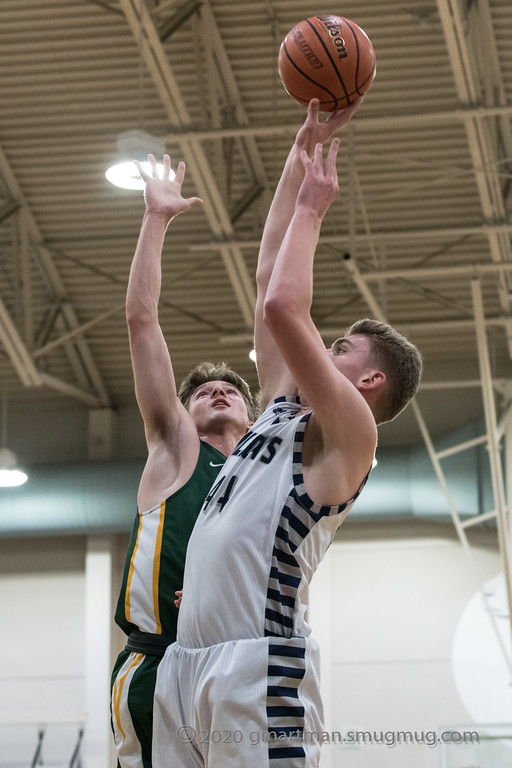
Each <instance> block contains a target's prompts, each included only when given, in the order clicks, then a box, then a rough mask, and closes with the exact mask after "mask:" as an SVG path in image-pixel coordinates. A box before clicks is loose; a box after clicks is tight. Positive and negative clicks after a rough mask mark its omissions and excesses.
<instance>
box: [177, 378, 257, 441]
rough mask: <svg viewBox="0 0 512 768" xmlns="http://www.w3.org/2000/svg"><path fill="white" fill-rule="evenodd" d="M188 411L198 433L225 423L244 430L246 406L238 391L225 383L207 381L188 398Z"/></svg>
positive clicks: (245, 425) (246, 419) (246, 418)
mask: <svg viewBox="0 0 512 768" xmlns="http://www.w3.org/2000/svg"><path fill="white" fill-rule="evenodd" d="M188 410H189V413H190V415H191V416H192V418H193V419H194V422H195V424H196V426H197V429H198V431H199V433H201V432H203V431H208V430H209V429H215V428H216V427H218V426H220V425H224V424H226V423H228V422H229V423H233V425H239V426H240V428H243V429H245V428H246V427H247V424H248V421H249V419H248V416H247V406H246V404H245V400H244V399H243V397H242V394H241V392H240V390H239V389H237V388H236V387H235V386H234V385H233V384H229V383H228V382H227V381H207V382H205V383H204V384H201V386H200V387H198V388H197V389H196V390H195V391H194V393H193V394H192V397H191V398H190V402H189V404H188Z"/></svg>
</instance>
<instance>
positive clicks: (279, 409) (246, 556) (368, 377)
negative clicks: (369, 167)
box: [153, 101, 422, 768]
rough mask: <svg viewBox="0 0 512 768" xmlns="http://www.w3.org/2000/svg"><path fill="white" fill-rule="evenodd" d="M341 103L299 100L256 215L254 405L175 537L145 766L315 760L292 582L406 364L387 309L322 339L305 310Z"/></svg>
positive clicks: (311, 696)
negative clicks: (267, 205) (177, 553)
mask: <svg viewBox="0 0 512 768" xmlns="http://www.w3.org/2000/svg"><path fill="white" fill-rule="evenodd" d="M356 107H357V105H356V106H355V107H352V108H348V109H347V110H346V111H345V112H344V113H342V114H341V115H337V116H336V115H335V116H333V117H332V118H331V119H330V120H328V121H327V122H325V123H319V121H318V102H317V101H314V102H312V103H311V104H310V107H309V110H308V117H307V119H306V122H305V124H304V126H303V127H302V128H301V130H300V131H299V133H298V135H297V138H296V140H295V144H294V146H293V147H292V150H291V152H290V155H289V157H288V160H287V162H286V165H285V169H284V171H283V175H282V177H281V181H280V183H279V185H278V188H277V190H276V194H275V196H274V200H273V203H272V206H271V209H270V212H269V216H268V218H267V223H266V225H265V230H264V234H263V238H262V243H261V248H260V255H259V262H258V271H257V280H258V300H257V308H256V323H255V341H256V359H257V364H258V373H259V378H260V385H261V389H262V405H263V407H264V408H265V410H264V411H263V413H262V415H261V416H260V417H259V418H258V420H257V421H256V422H255V424H254V426H253V427H252V428H251V430H250V431H249V432H248V433H247V435H246V436H245V437H244V438H243V439H242V440H241V441H240V443H239V444H238V445H237V447H236V448H235V450H234V452H233V454H232V456H230V457H229V458H228V460H227V461H226V464H225V465H224V467H223V469H222V471H221V473H220V476H219V479H218V481H217V482H216V483H215V485H214V486H213V488H212V489H211V491H210V493H209V494H208V496H207V497H206V500H205V503H204V505H203V508H202V510H201V513H200V515H199V517H198V519H197V522H196V525H195V527H194V530H193V532H192V535H191V538H190V541H189V546H188V550H187V562H186V565H185V579H184V588H183V602H182V606H181V609H180V615H179V619H178V635H177V642H176V644H174V645H173V646H172V647H170V648H169V649H168V650H167V652H166V655H165V657H164V659H163V660H162V663H161V665H160V667H159V671H158V676H157V684H156V690H155V726H154V727H155V731H154V734H155V739H154V751H153V758H154V765H155V768H171V767H172V768H199V767H200V766H209V768H217V766H222V767H223V768H240V767H241V766H243V768H314V766H317V765H318V760H319V750H320V745H321V730H322V707H321V701H320V693H319V680H318V666H319V664H318V648H317V645H316V643H315V641H314V640H313V639H312V637H311V636H310V629H309V627H308V624H307V621H306V618H305V612H306V608H307V591H308V585H309V582H310V580H311V578H312V576H313V573H314V571H315V569H316V567H317V565H318V563H319V561H320V560H321V559H322V557H323V555H324V554H325V551H326V549H327V547H328V546H329V544H330V543H331V541H332V538H333V536H334V534H335V532H336V530H337V528H338V527H339V525H340V524H341V523H342V521H343V519H344V518H345V516H346V514H347V512H348V510H349V509H350V506H351V505H352V503H353V501H354V500H355V498H356V497H357V496H358V494H359V493H360V491H361V489H362V487H363V486H364V483H365V481H366V479H367V477H368V474H369V471H370V467H371V464H372V460H373V457H374V453H375V448H376V442H377V423H381V422H383V421H387V420H389V419H391V418H394V417H395V416H396V415H397V414H398V413H399V412H400V411H401V410H402V409H403V408H404V407H405V406H406V404H407V402H408V401H409V399H410V398H411V397H412V396H413V395H414V393H415V391H416V389H417V387H418V384H419V379H420V375H421V367H422V364H421V356H420V354H419V352H418V350H417V349H416V348H415V347H414V345H412V344H411V343H410V342H409V341H408V340H407V339H405V338H404V337H403V336H401V335H400V334H398V333H397V332H396V331H394V330H393V329H392V328H390V327H389V326H388V325H385V324H383V323H379V322H377V321H373V320H363V321H360V322H358V323H355V324H354V325H353V326H351V328H350V329H349V330H348V331H347V333H346V334H345V336H344V337H343V338H341V339H338V340H337V341H336V342H334V344H333V345H332V346H331V347H330V348H328V349H326V348H325V346H324V344H323V341H322V339H321V337H320V334H319V333H318V331H317V329H316V327H315V325H314V323H313V320H312V317H311V312H310V308H311V302H312V283H313V278H312V274H313V258H314V254H315V250H316V246H317V242H318V237H319V233H320V227H321V223H322V220H323V218H324V216H325V214H326V213H327V210H328V209H329V207H330V205H331V203H332V202H333V200H334V198H335V197H336V195H337V193H338V180H337V170H336V158H337V152H338V145H339V141H338V140H337V139H335V140H333V142H332V143H331V146H330V149H329V151H328V154H327V158H326V160H325V161H324V159H323V155H322V144H323V142H324V141H325V140H326V139H327V138H328V137H329V136H330V135H331V133H332V130H333V128H335V127H338V126H340V125H342V124H343V123H344V122H346V120H347V119H348V118H350V117H351V116H352V115H353V113H354V111H355V109H356ZM265 406H266V407H265ZM315 733H316V734H317V739H315V738H314V734H315ZM308 734H309V735H310V736H311V735H313V736H312V738H308ZM256 737H258V738H256Z"/></svg>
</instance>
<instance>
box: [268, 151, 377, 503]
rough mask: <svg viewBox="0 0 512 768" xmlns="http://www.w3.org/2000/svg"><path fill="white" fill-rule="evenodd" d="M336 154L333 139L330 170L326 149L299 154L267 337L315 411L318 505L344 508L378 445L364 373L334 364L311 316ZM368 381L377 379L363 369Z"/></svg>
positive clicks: (273, 279) (335, 181) (271, 296)
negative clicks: (301, 173)
mask: <svg viewBox="0 0 512 768" xmlns="http://www.w3.org/2000/svg"><path fill="white" fill-rule="evenodd" d="M338 147H339V140H338V139H334V140H333V142H332V144H331V147H330V149H329V153H328V155H327V159H326V160H325V163H324V161H323V158H322V145H321V144H317V145H316V147H315V152H314V158H313V160H311V159H310V158H309V157H308V155H307V153H306V152H302V155H301V157H302V162H303V164H304V168H305V178H304V181H303V183H302V185H301V188H300V190H299V193H298V195H297V200H296V205H295V210H294V212H293V216H292V219H291V222H290V225H289V227H288V229H287V232H286V235H285V238H284V240H283V243H282V246H281V248H280V250H279V254H278V257H277V259H276V263H275V265H274V269H273V271H272V275H271V278H270V281H269V285H268V288H267V295H266V299H265V303H264V321H265V323H266V325H267V327H268V330H269V332H270V333H271V334H272V337H273V339H274V341H275V343H276V345H277V347H278V348H279V351H280V353H281V355H282V358H283V360H284V363H285V365H286V366H287V368H288V370H289V371H290V374H291V375H292V376H293V379H294V381H295V383H296V385H297V387H298V389H299V391H300V393H301V398H303V399H304V401H305V402H306V403H307V404H308V405H309V406H310V407H311V408H312V409H313V416H312V417H311V422H310V423H311V424H312V425H313V431H314V430H316V435H317V438H316V442H315V444H314V445H315V458H314V462H313V463H316V464H317V465H318V466H319V467H320V474H319V479H318V478H317V480H318V488H319V489H321V493H322V494H323V497H322V499H317V500H318V501H321V502H322V503H337V502H339V501H341V500H346V499H348V498H349V496H350V495H351V493H353V492H355V491H356V489H357V487H358V485H359V484H360V482H361V481H362V480H363V478H364V476H365V474H366V472H367V471H368V469H369V467H370V463H371V459H372V456H373V452H374V450H375V443H376V425H375V419H374V417H373V414H372V412H371V410H370V407H369V405H368V403H367V402H366V399H365V398H364V397H363V395H362V394H361V392H360V391H359V390H360V389H363V388H364V387H365V386H366V384H365V381H364V380H363V377H360V376H359V369H358V368H357V366H355V367H354V369H353V371H352V370H351V369H350V368H349V367H347V366H343V365H340V364H339V361H337V360H336V361H334V360H333V352H332V351H331V350H327V349H326V348H325V346H324V344H323V341H322V339H321V337H320V334H319V333H318V331H317V329H316V327H315V325H314V323H313V320H312V318H311V313H310V308H311V302H312V293H313V260H314V254H315V249H316V246H317V243H318V238H319V234H320V228H321V224H322V220H323V218H324V216H325V214H326V212H327V210H328V209H329V207H330V205H331V203H332V202H333V200H334V199H335V197H336V195H337V194H338V178H337V171H336V156H337V151H338ZM342 368H344V370H345V373H342V372H341V369H342ZM367 375H369V376H371V375H372V374H371V372H369V371H367V370H366V369H365V370H364V376H367ZM377 375H378V374H377V372H375V376H377ZM278 394H279V392H278V391H275V392H274V393H272V396H277V395H278ZM343 470H345V471H343ZM347 478H348V480H347Z"/></svg>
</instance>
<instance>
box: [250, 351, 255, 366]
mask: <svg viewBox="0 0 512 768" xmlns="http://www.w3.org/2000/svg"><path fill="white" fill-rule="evenodd" d="M249 357H250V358H251V360H252V361H253V363H256V350H255V349H251V351H250V352H249Z"/></svg>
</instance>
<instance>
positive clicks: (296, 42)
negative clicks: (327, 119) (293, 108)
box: [277, 13, 375, 112]
mask: <svg viewBox="0 0 512 768" xmlns="http://www.w3.org/2000/svg"><path fill="white" fill-rule="evenodd" d="M277 65H278V70H279V77H280V78H281V82H282V83H283V85H284V87H285V89H286V90H287V92H288V93H289V94H290V96H291V97H292V98H293V99H295V101H298V102H299V104H302V105H303V106H305V107H307V105H308V104H309V102H310V101H311V99H313V98H317V99H319V100H320V110H321V111H322V112H336V111H337V110H338V109H343V108H344V107H347V106H348V105H349V104H351V103H352V102H353V101H354V99H356V98H357V97H358V96H362V95H363V93H365V92H366V91H367V90H368V88H369V87H370V85H371V84H372V81H373V78H374V77H375V52H374V50H373V46H372V44H371V42H370V38H369V37H368V35H367V34H366V32H364V30H362V29H361V27H358V25H357V24H355V23H354V22H353V21H350V20H349V19H345V18H343V17H342V16H334V15H333V14H330V13H329V14H325V15H323V16H311V17H310V18H309V19H305V20H304V21H301V22H299V24H297V25H296V26H295V27H293V29H291V30H290V31H289V32H288V34H287V35H286V37H285V38H284V40H283V42H282V43H281V47H280V49H279V57H278V62H277Z"/></svg>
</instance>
